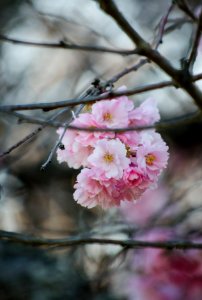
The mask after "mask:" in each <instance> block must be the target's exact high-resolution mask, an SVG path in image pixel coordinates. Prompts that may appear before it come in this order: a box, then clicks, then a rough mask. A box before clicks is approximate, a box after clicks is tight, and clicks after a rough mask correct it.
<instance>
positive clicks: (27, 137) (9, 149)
mask: <svg viewBox="0 0 202 300" xmlns="http://www.w3.org/2000/svg"><path fill="white" fill-rule="evenodd" d="M42 129H43V126H40V127H38V128H37V129H35V130H34V131H32V132H31V133H30V134H28V135H26V136H25V137H24V138H23V139H21V140H20V141H18V142H17V143H15V144H14V145H12V146H11V147H9V148H8V149H7V150H5V151H4V152H1V153H0V158H2V157H4V156H6V155H8V154H10V153H11V152H12V151H13V150H15V149H17V148H18V147H20V146H21V145H24V144H26V143H27V142H29V141H30V140H31V139H32V138H33V137H35V136H36V135H37V134H38V133H39V132H41V131H42Z"/></svg>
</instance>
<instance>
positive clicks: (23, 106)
mask: <svg viewBox="0 0 202 300" xmlns="http://www.w3.org/2000/svg"><path fill="white" fill-rule="evenodd" d="M191 78H192V81H196V80H200V79H202V74H197V75H194V76H193V77H191ZM172 86H174V87H175V83H174V82H173V81H172V80H167V81H162V82H159V83H153V84H150V85H145V86H142V87H138V88H133V89H128V90H124V91H109V92H105V93H103V94H102V95H100V96H89V97H86V98H84V99H79V98H73V99H69V100H64V101H56V102H48V103H44V102H42V103H41V102H38V103H31V104H15V105H2V106H0V112H11V111H19V110H36V109H42V110H44V111H49V110H53V109H57V108H61V107H67V106H73V105H78V104H87V103H92V102H94V101H99V100H104V99H111V98H114V97H119V96H124V95H125V96H132V95H137V94H141V93H145V92H148V91H153V90H157V89H161V88H165V87H172Z"/></svg>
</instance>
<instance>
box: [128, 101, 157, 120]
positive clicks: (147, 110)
mask: <svg viewBox="0 0 202 300" xmlns="http://www.w3.org/2000/svg"><path fill="white" fill-rule="evenodd" d="M129 119H130V125H133V126H146V125H152V124H154V123H155V122H157V121H159V120H160V114H159V110H158V108H157V106H156V101H155V99H153V98H148V99H147V100H145V101H144V102H143V103H142V104H141V105H140V106H139V107H138V108H136V109H134V110H132V111H131V112H130V113H129Z"/></svg>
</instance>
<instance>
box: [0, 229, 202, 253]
mask: <svg viewBox="0 0 202 300" xmlns="http://www.w3.org/2000/svg"><path fill="white" fill-rule="evenodd" d="M0 240H6V241H9V242H12V243H20V244H24V245H30V246H33V247H46V248H47V247H58V248H59V247H73V246H84V245H89V244H99V245H117V246H121V247H125V248H156V249H170V250H174V249H184V250H185V249H202V243H200V242H191V241H184V240H183V241H179V240H178V241H175V240H169V241H139V240H134V239H127V240H121V239H108V238H100V237H98V238H96V237H87V236H84V237H82V236H80V237H79V236H73V237H66V238H58V239H48V238H42V237H35V236H31V235H27V234H21V233H16V232H9V231H3V230H0Z"/></svg>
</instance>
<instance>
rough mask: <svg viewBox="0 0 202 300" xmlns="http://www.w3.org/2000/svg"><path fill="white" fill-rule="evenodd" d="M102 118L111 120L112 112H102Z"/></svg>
mask: <svg viewBox="0 0 202 300" xmlns="http://www.w3.org/2000/svg"><path fill="white" fill-rule="evenodd" d="M103 120H104V121H108V122H110V121H112V114H110V113H109V112H106V113H105V114H103Z"/></svg>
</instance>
